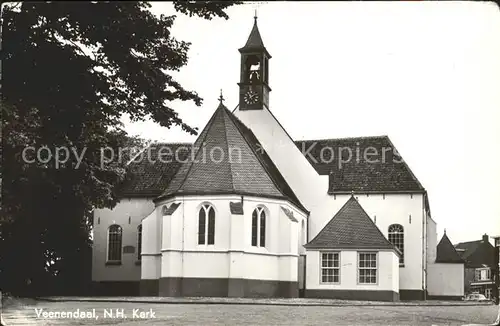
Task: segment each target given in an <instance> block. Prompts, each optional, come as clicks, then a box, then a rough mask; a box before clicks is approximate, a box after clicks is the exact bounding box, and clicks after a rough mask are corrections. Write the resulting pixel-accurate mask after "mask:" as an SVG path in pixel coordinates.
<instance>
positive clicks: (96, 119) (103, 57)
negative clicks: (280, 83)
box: [0, 1, 239, 293]
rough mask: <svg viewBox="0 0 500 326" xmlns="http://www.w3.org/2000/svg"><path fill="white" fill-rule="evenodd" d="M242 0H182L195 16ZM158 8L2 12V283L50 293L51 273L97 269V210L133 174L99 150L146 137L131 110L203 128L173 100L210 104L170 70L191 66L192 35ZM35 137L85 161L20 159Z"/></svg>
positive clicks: (67, 275) (37, 143) (178, 5)
mask: <svg viewBox="0 0 500 326" xmlns="http://www.w3.org/2000/svg"><path fill="white" fill-rule="evenodd" d="M238 3H239V2H231V1H227V2H209V1H189V2H186V1H174V3H173V4H174V8H175V10H177V11H178V12H181V13H185V14H188V15H191V16H193V15H195V16H199V17H202V18H205V19H212V18H216V17H220V18H224V19H227V18H228V16H227V14H226V13H225V10H226V9H227V8H228V7H230V6H232V5H234V4H238ZM149 8H150V5H149V4H148V3H146V2H24V3H20V4H18V5H17V6H16V8H14V7H12V6H10V7H6V8H5V9H4V14H3V20H2V53H1V59H2V69H3V71H2V105H1V109H2V159H3V161H2V175H3V180H2V191H3V195H2V216H1V219H2V220H1V221H2V223H1V226H0V288H3V289H4V290H6V291H12V292H15V291H18V292H20V291H21V290H22V289H23V288H25V287H26V285H27V284H31V285H30V287H31V288H34V289H36V290H37V291H38V293H42V292H44V291H45V290H46V288H44V287H43V285H44V284H50V282H49V281H51V280H52V279H53V278H54V277H57V279H58V280H59V281H58V282H61V280H67V281H68V282H69V280H70V279H71V278H73V281H72V283H74V282H75V277H76V278H78V277H82V278H83V277H84V276H83V274H84V273H88V267H89V266H87V269H85V268H83V267H82V262H85V263H86V264H89V260H88V259H89V252H90V251H89V244H90V239H89V231H90V228H91V223H92V221H91V216H92V214H91V211H92V209H94V208H103V207H109V208H112V207H113V206H114V205H115V204H116V202H117V198H118V194H117V185H119V184H120V182H121V181H122V180H123V178H124V175H125V170H124V164H125V162H126V159H124V160H122V161H121V162H113V163H110V164H105V165H103V164H102V162H101V149H102V148H113V149H115V150H117V149H118V148H120V147H123V146H127V144H135V145H138V144H139V145H141V144H142V140H140V139H133V138H130V137H128V136H127V134H126V133H125V132H124V131H123V126H122V124H121V122H120V119H121V117H122V116H123V115H124V114H127V115H128V116H130V117H131V119H132V120H143V119H146V118H151V119H152V120H153V121H155V122H157V123H159V124H160V125H162V126H165V127H171V126H174V125H176V126H180V127H181V128H182V129H183V130H185V131H186V132H188V133H191V134H196V132H197V129H196V128H193V127H192V126H189V125H188V124H186V123H185V122H184V121H183V120H182V119H181V117H180V116H179V115H178V114H177V112H176V111H175V110H174V107H173V104H172V103H173V101H174V100H182V101H191V102H193V103H194V104H195V105H197V106H199V105H201V103H202V99H201V98H200V97H199V95H198V94H197V93H196V92H195V91H194V90H188V89H185V88H184V87H183V86H182V85H181V84H180V83H179V82H177V81H176V80H175V79H174V78H173V77H172V75H171V74H170V72H172V71H179V70H180V69H181V68H182V67H183V66H185V65H186V64H187V62H188V50H189V46H190V44H189V43H187V42H184V41H182V40H177V39H176V38H175V37H174V36H173V35H172V34H171V31H170V30H171V27H172V25H173V24H174V21H175V15H169V16H167V15H161V16H160V17H157V16H155V15H153V14H152V13H151V12H150V11H149ZM142 145H143V144H142ZM27 146H32V147H33V148H35V149H36V150H38V149H40V148H41V147H44V146H46V148H48V150H50V151H51V152H52V154H54V151H55V148H68V149H70V150H71V151H72V152H71V153H78V154H79V155H81V154H82V153H84V155H83V156H82V160H81V161H80V164H79V160H78V157H76V155H70V156H69V158H68V159H67V160H66V161H65V162H64V163H63V164H57V163H56V162H55V160H54V158H52V160H46V159H47V158H48V156H47V155H48V154H47V153H48V152H47V151H45V152H44V153H45V156H43V155H42V156H41V158H42V159H40V157H38V158H37V157H36V152H35V151H30V152H29V154H26V153H27V152H25V154H26V155H25V157H23V150H24V149H25V148H26V147H27ZM26 158H28V159H29V160H30V162H31V160H32V159H33V162H32V163H28V162H27V161H26ZM75 275H76V276H75ZM70 284H71V283H70ZM21 292H22V291H21Z"/></svg>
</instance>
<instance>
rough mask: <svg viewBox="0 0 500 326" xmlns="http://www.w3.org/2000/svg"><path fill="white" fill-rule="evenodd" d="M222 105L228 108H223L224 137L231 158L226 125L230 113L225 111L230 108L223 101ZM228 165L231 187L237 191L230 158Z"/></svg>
mask: <svg viewBox="0 0 500 326" xmlns="http://www.w3.org/2000/svg"><path fill="white" fill-rule="evenodd" d="M221 106H222V107H223V108H224V109H226V110H223V113H225V114H224V115H223V116H222V123H224V137H225V138H226V142H225V143H226V151H227V153H228V158H229V157H230V156H229V138H228V137H227V126H226V116H227V115H228V114H227V112H225V111H229V110H228V108H226V107H225V106H224V104H222V103H221ZM242 136H243V135H242ZM243 138H245V137H243ZM228 165H229V176H230V177H231V187H232V188H233V191H236V189H235V188H234V176H233V165H232V164H231V159H229V164H228Z"/></svg>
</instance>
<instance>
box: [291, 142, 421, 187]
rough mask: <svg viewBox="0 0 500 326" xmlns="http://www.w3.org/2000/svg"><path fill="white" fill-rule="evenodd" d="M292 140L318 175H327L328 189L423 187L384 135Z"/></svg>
mask: <svg viewBox="0 0 500 326" xmlns="http://www.w3.org/2000/svg"><path fill="white" fill-rule="evenodd" d="M295 144H296V145H297V147H298V148H299V150H301V152H302V153H303V154H304V155H305V156H306V158H307V159H308V161H309V162H310V163H311V165H312V166H313V167H314V168H315V169H316V171H317V172H318V173H319V174H320V175H329V177H330V181H329V189H328V192H329V193H346V192H347V193H351V192H352V191H355V192H364V191H368V192H393V191H394V192H398V191H419V192H420V191H424V188H423V187H422V185H421V184H420V182H419V181H418V180H417V178H416V177H415V176H414V174H413V173H412V172H411V170H410V168H409V167H408V165H407V164H406V163H405V162H403V161H402V159H401V157H400V156H399V154H398V152H397V150H396V148H395V147H394V145H393V144H392V142H391V141H390V140H389V137H387V136H378V137H358V138H342V139H326V140H303V141H296V142H295ZM310 148H312V149H311V150H309V149H310ZM332 153H333V157H332Z"/></svg>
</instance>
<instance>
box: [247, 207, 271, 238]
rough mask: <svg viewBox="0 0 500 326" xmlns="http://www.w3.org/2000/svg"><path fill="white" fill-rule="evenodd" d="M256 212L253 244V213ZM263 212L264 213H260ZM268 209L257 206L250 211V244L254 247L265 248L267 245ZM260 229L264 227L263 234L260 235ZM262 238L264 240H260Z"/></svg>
mask: <svg viewBox="0 0 500 326" xmlns="http://www.w3.org/2000/svg"><path fill="white" fill-rule="evenodd" d="M255 213H256V226H255V231H256V234H255V238H256V244H255V245H254V242H253V240H254V214H255ZM262 214H264V215H262ZM268 216H269V214H268V211H267V209H266V207H265V206H261V205H259V206H257V207H255V209H254V210H253V211H252V216H251V224H250V226H251V227H250V235H251V237H250V246H251V247H254V248H266V245H267V233H268V232H267V229H268V226H267V221H268ZM262 219H263V220H264V224H262ZM262 226H264V227H262ZM262 229H264V236H262ZM262 240H264V241H262ZM262 242H264V243H262Z"/></svg>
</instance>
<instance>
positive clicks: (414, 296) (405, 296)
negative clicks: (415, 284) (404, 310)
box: [399, 289, 426, 301]
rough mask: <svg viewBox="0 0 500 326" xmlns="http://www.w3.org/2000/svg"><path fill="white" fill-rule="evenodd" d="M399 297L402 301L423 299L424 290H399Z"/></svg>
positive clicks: (424, 295) (424, 296)
mask: <svg viewBox="0 0 500 326" xmlns="http://www.w3.org/2000/svg"><path fill="white" fill-rule="evenodd" d="M399 298H400V299H401V300H403V301H412V300H425V298H426V293H425V291H424V290H401V289H400V290H399Z"/></svg>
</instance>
